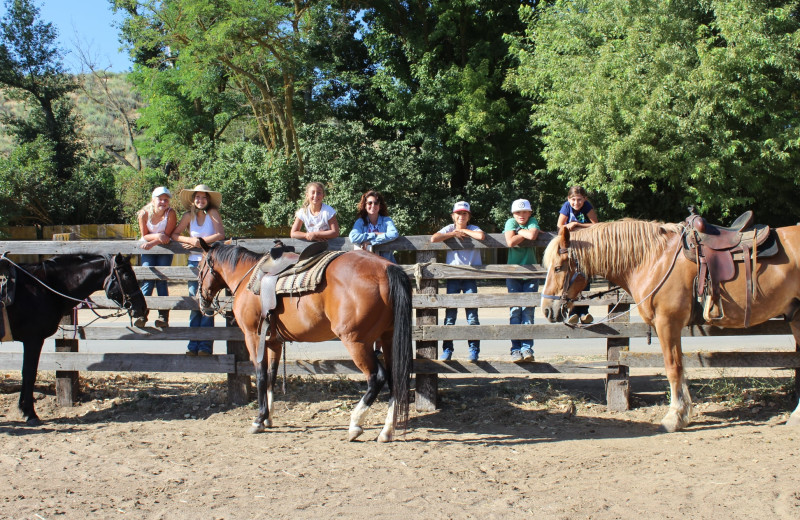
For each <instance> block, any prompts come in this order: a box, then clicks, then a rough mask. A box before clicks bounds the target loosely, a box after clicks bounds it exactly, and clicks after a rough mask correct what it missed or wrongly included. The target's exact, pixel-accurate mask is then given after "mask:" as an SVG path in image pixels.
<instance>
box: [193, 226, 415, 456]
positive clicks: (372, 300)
mask: <svg viewBox="0 0 800 520" xmlns="http://www.w3.org/2000/svg"><path fill="white" fill-rule="evenodd" d="M201 243H202V247H203V250H204V251H205V254H204V255H203V260H202V262H201V263H200V265H199V266H198V269H199V273H198V277H199V282H200V290H199V291H198V293H197V297H198V300H199V302H200V308H201V309H202V310H203V311H204V312H206V311H208V310H209V309H210V307H211V305H212V300H213V298H214V296H215V295H216V294H217V293H218V292H219V291H220V289H222V288H228V289H229V290H232V291H233V314H234V316H235V317H236V323H238V324H239V327H240V328H241V329H242V332H243V333H244V338H245V343H246V344H247V350H248V351H249V353H250V360H251V361H252V362H253V365H254V366H255V370H256V383H257V395H258V410H259V414H258V417H257V418H256V419H255V421H254V422H253V426H252V428H251V429H250V431H251V433H258V432H262V431H264V428H265V427H271V426H272V399H273V393H272V390H273V387H274V385H275V379H276V377H277V374H278V363H279V361H280V357H281V349H282V342H281V341H280V340H269V338H268V341H267V344H266V351H267V352H266V355H262V356H261V357H262V359H261V360H260V361H259V359H258V358H259V356H258V343H259V334H258V331H259V323H260V322H261V301H260V299H259V297H258V296H256V295H255V294H253V293H252V292H250V291H248V290H247V289H246V286H247V278H249V277H250V275H251V273H252V270H253V267H254V266H255V264H256V263H257V262H258V261H259V259H260V258H261V255H259V254H256V253H254V252H252V251H250V250H248V249H245V248H243V247H239V246H233V245H226V244H222V243H219V242H216V243H214V244H212V245H211V246H208V245H207V244H205V242H202V240H201ZM273 312H274V314H273V318H272V319H273V320H275V319H277V323H276V326H275V329H276V331H277V334H278V335H279V336H280V338H282V339H284V340H286V341H309V342H317V341H328V340H331V339H334V338H336V337H338V338H339V339H340V340H341V341H342V343H343V344H344V346H345V347H346V348H347V350H348V352H349V353H350V356H351V357H352V358H353V361H355V364H356V366H357V367H358V368H359V369H360V370H361V371H362V372H363V373H364V375H365V376H366V378H367V392H366V394H364V397H362V398H361V401H359V403H358V405H357V406H356V407H355V409H354V410H353V412H352V414H351V416H350V428H349V440H351V441H353V440H355V439H356V438H357V437H358V436H359V435H361V433H363V428H362V426H361V425H362V423H363V418H364V414H365V413H366V411H367V410H368V409H369V407H370V406H371V405H372V403H373V402H374V401H375V398H376V397H377V396H378V393H379V392H380V390H381V388H382V387H383V385H384V384H385V383H386V382H388V383H389V388H390V390H391V394H392V396H391V399H390V400H389V411H388V413H387V415H386V423H385V425H384V427H383V430H382V431H381V433H380V435H379V436H378V441H380V442H388V441H391V440H392V438H393V436H394V431H395V428H396V427H397V426H398V424H400V425H402V426H403V427H405V423H406V421H407V419H408V408H409V387H410V379H411V352H412V350H411V284H410V282H409V279H408V276H407V275H406V274H405V272H404V271H403V270H402V269H401V268H400V267H398V266H396V265H394V264H392V263H391V262H389V261H388V260H385V259H383V258H381V257H379V256H377V255H374V254H370V253H367V252H364V251H351V252H348V253H345V254H343V255H341V256H339V257H337V258H335V259H334V260H333V261H332V262H331V263H330V265H328V267H327V269H326V270H325V275H324V278H323V280H322V283H321V284H320V286H319V287H318V288H317V290H316V291H314V292H310V293H306V294H303V295H300V296H282V297H279V298H278V306H277V307H276V308H275V310H274V311H273ZM378 339H380V340H381V342H382V344H383V357H384V359H385V362H386V367H385V368H384V366H383V365H382V364H381V363H380V362H379V360H378V358H377V356H376V355H375V351H374V349H373V344H374V343H375V341H376V340H378Z"/></svg>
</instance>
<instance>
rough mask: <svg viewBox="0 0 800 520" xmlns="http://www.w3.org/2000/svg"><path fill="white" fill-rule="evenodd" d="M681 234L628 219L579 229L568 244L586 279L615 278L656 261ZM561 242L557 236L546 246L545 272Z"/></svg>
mask: <svg viewBox="0 0 800 520" xmlns="http://www.w3.org/2000/svg"><path fill="white" fill-rule="evenodd" d="M682 230H683V226H682V225H681V224H665V223H663V222H654V221H647V220H634V219H628V218H626V219H622V220H615V221H611V222H598V223H597V224H593V225H592V226H590V227H587V228H579V229H576V230H575V231H572V232H570V239H569V243H570V248H571V249H572V251H573V252H574V253H575V257H576V258H577V260H578V263H579V264H580V266H581V268H582V269H583V271H584V273H586V275H587V276H594V275H600V276H605V277H609V276H611V277H615V276H619V275H621V274H624V273H627V272H630V271H632V270H633V269H634V268H636V267H638V266H640V265H641V264H643V263H648V262H652V261H653V260H655V259H656V258H657V257H658V256H660V255H661V254H662V252H663V251H664V248H665V247H666V246H667V243H668V242H669V240H670V238H671V235H672V234H674V233H678V234H680V233H681V232H682ZM559 242H560V237H558V236H557V237H555V238H554V239H553V240H551V241H550V244H548V245H547V249H545V251H544V255H543V258H542V264H543V265H544V266H545V267H546V268H549V266H550V265H551V264H552V263H553V262H554V261H555V259H556V257H557V256H558V246H559ZM605 244H608V245H607V246H606V245H605Z"/></svg>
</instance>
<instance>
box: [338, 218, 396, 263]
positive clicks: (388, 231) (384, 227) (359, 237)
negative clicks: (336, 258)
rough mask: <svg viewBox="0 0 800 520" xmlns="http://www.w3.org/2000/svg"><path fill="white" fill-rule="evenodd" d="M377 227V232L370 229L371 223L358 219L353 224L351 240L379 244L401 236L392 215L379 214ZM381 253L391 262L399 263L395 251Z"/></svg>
mask: <svg viewBox="0 0 800 520" xmlns="http://www.w3.org/2000/svg"><path fill="white" fill-rule="evenodd" d="M375 228H377V232H374V231H370V230H369V224H366V223H365V222H364V219H361V218H359V219H357V220H356V222H355V224H353V229H352V230H350V235H349V237H350V242H352V243H353V244H363V243H364V242H368V243H369V244H372V245H377V244H384V243H386V242H391V241H392V240H395V239H396V238H397V237H399V236H400V233H398V232H397V228H396V227H395V225H394V221H393V220H392V218H391V217H383V216H381V215H378V223H377V224H376V225H375ZM379 233H381V234H379ZM379 254H380V255H381V256H382V257H384V258H385V259H387V260H389V261H390V262H394V263H397V262H396V261H395V259H394V253H392V252H391V251H380V252H379Z"/></svg>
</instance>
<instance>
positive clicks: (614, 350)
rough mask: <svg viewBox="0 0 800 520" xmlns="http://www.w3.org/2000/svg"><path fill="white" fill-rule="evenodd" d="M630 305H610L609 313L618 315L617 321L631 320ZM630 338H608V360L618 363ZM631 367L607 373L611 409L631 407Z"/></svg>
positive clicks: (619, 409)
mask: <svg viewBox="0 0 800 520" xmlns="http://www.w3.org/2000/svg"><path fill="white" fill-rule="evenodd" d="M630 307H631V306H630V305H629V304H626V303H623V304H619V305H616V306H612V305H609V307H608V312H609V315H612V313H613V316H616V320H615V321H616V322H617V323H627V322H630V319H631V318H630V314H629V313H628V312H627V311H628V310H630ZM630 344H631V340H630V338H608V339H607V340H606V361H608V363H618V362H619V355H620V353H621V352H627V351H629V350H630ZM629 372H630V369H629V368H628V367H627V366H620V367H619V371H617V372H616V373H614V374H607V375H606V381H605V383H606V406H607V407H608V409H609V410H612V411H615V412H622V411H625V410H628V409H630V394H631V391H630V374H629Z"/></svg>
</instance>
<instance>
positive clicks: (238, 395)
mask: <svg viewBox="0 0 800 520" xmlns="http://www.w3.org/2000/svg"><path fill="white" fill-rule="evenodd" d="M225 294H227V295H228V296H230V291H228V290H226V291H225ZM225 326H226V327H238V325H237V324H236V318H234V316H233V311H227V312H225ZM225 346H226V348H227V353H228V354H233V359H234V362H235V363H237V366H238V363H239V361H248V360H249V359H250V354H249V353H248V352H247V343H245V342H244V341H226V342H225ZM250 385H251V381H250V376H249V375H247V374H244V375H243V374H239V373H238V371H237V372H235V373H233V374H228V404H232V405H243V404H247V403H249V402H250Z"/></svg>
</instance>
